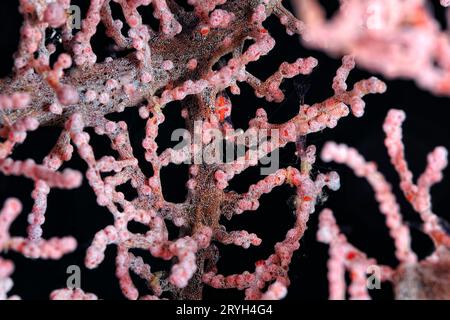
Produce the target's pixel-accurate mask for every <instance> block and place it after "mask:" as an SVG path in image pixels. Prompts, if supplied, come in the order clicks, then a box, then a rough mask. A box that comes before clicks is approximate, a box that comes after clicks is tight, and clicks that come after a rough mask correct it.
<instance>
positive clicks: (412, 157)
mask: <svg viewBox="0 0 450 320" xmlns="http://www.w3.org/2000/svg"><path fill="white" fill-rule="evenodd" d="M179 2H181V1H179ZM322 2H327V3H328V4H330V3H331V5H329V6H328V9H329V13H330V15H331V14H332V12H333V10H335V8H336V5H337V1H322ZM75 3H76V4H78V3H79V4H80V6H81V7H82V9H83V10H85V9H86V4H87V3H88V1H75ZM17 7H18V4H17V1H15V0H14V1H13V0H8V1H2V2H1V4H0V35H1V37H0V49H1V50H0V55H1V60H0V76H1V77H5V76H7V75H8V74H9V73H10V70H11V68H12V54H13V53H14V51H15V50H16V48H17V42H18V38H19V28H20V23H21V17H20V15H19V13H18V10H17ZM141 9H143V10H141ZM141 9H140V11H141V12H142V13H143V14H144V21H145V22H147V23H150V24H152V25H153V26H155V24H157V20H155V19H154V18H152V17H151V10H150V8H141ZM147 9H148V11H145V10H147ZM430 10H432V11H433V12H434V13H435V15H436V17H437V18H438V19H439V21H440V22H441V23H442V26H443V27H446V25H445V21H444V18H443V17H444V10H443V9H442V8H439V6H438V1H432V5H431V4H430ZM144 11H145V12H144ZM264 24H265V26H266V27H268V29H269V30H270V32H271V33H272V35H273V36H274V37H275V39H276V41H277V44H276V47H275V49H274V50H273V51H272V52H271V53H270V54H269V56H267V57H263V58H261V59H260V60H259V61H257V62H255V63H253V64H251V65H250V66H249V68H248V69H249V71H250V72H252V73H253V74H255V75H256V76H258V77H260V78H262V79H265V78H266V77H268V76H269V75H271V74H272V73H273V72H274V71H276V69H277V68H278V66H279V64H280V63H281V62H283V61H288V62H293V61H294V60H295V59H297V58H298V57H307V56H313V57H315V58H316V59H318V61H319V65H318V67H317V68H316V69H315V70H314V72H313V73H312V74H311V75H310V76H308V77H297V80H298V81H299V83H301V84H302V85H303V86H304V87H307V86H308V85H310V88H309V90H308V91H307V92H306V94H305V97H304V99H305V103H308V104H312V103H315V102H319V101H322V100H323V99H325V98H327V97H329V96H330V95H331V94H332V89H331V82H332V78H333V76H334V74H335V71H336V69H337V68H338V67H339V66H340V61H339V59H334V58H332V57H329V56H327V55H326V54H323V53H321V52H317V51H311V50H308V49H306V48H304V47H303V46H302V45H301V44H300V42H299V41H298V38H297V37H290V36H288V35H286V33H285V31H284V28H283V27H282V26H281V25H280V24H279V22H278V21H277V20H276V18H274V17H271V18H269V19H268V21H266V22H265V23H264ZM93 42H94V44H93V47H94V51H95V52H96V53H97V54H98V55H99V61H102V59H104V58H105V56H106V55H107V54H108V50H107V46H106V45H105V44H106V43H108V41H107V40H106V39H105V38H104V34H103V29H102V27H100V28H99V32H98V33H97V35H96V36H95V37H94V39H93ZM371 75H372V74H371V73H368V72H366V71H365V70H362V69H356V70H354V71H352V72H351V74H350V77H349V84H350V86H351V85H352V84H353V83H354V82H356V81H358V80H360V79H364V78H368V77H370V76H371ZM375 75H376V74H375ZM376 76H378V77H380V78H381V79H383V77H381V76H379V75H376ZM383 80H385V79H383ZM386 82H387V84H388V91H387V92H386V93H385V94H383V95H372V96H368V97H366V98H365V99H364V100H365V101H366V104H367V108H366V113H365V115H364V117H363V118H359V119H357V118H354V117H351V116H350V117H347V118H344V119H343V120H341V121H340V122H339V124H338V126H337V127H336V128H335V129H332V130H324V131H323V132H319V133H315V134H312V135H308V137H307V142H308V144H315V145H316V146H317V148H318V150H321V146H322V145H323V144H324V143H325V142H326V141H329V140H334V141H337V142H345V143H347V144H348V145H350V146H353V147H355V148H357V149H358V150H359V151H360V153H362V154H363V155H364V157H365V158H366V159H367V160H373V161H376V162H377V164H378V167H379V169H380V171H381V172H383V173H384V174H385V175H386V178H387V180H388V181H390V182H391V183H392V184H393V186H394V191H395V193H396V195H397V196H398V199H399V202H400V204H401V208H402V213H403V215H404V219H405V220H406V221H407V223H408V225H409V226H410V228H411V233H412V237H413V241H412V247H413V249H414V250H415V251H416V252H417V254H418V255H419V257H425V256H427V255H428V254H430V253H431V252H432V250H433V247H432V243H431V241H430V240H429V239H428V238H427V237H426V236H425V235H424V234H423V233H422V232H421V230H420V220H419V218H418V216H417V214H415V213H414V212H413V210H412V209H411V206H410V205H409V204H408V203H407V202H406V201H404V199H403V197H402V196H401V193H400V192H399V189H398V187H397V185H398V177H397V174H396V172H395V171H394V169H393V168H392V166H391V165H390V162H389V158H388V156H387V153H386V150H385V148H384V144H383V140H384V133H383V131H382V123H383V120H384V118H385V116H386V114H387V111H388V110H389V109H390V108H398V109H403V110H405V111H406V114H407V120H406V122H405V124H404V131H403V133H404V142H405V146H406V157H407V160H408V161H409V165H410V168H411V170H412V172H413V173H414V174H415V176H416V177H417V176H418V175H419V174H420V173H422V172H423V170H424V168H425V165H426V156H427V154H428V153H429V152H430V151H431V150H432V149H433V148H434V147H435V146H438V145H443V146H446V147H447V148H449V147H450V143H449V136H450V129H449V126H448V122H449V117H448V115H449V114H450V113H449V112H448V110H449V108H450V105H449V102H450V99H449V98H439V97H434V96H432V95H431V94H429V93H427V92H425V91H423V90H421V89H418V88H417V86H416V85H415V84H414V83H413V82H412V81H409V80H395V81H386ZM240 87H241V90H242V94H241V95H240V96H233V97H232V101H233V105H234V107H233V114H232V121H233V123H234V125H235V127H240V128H243V129H245V128H247V126H248V120H249V119H250V118H252V117H253V116H254V114H255V110H256V109H257V108H258V107H264V108H265V109H266V111H267V112H268V114H269V118H270V120H271V121H272V122H277V123H281V122H284V121H286V120H288V119H290V118H291V117H292V116H293V115H295V114H296V113H297V112H298V105H299V103H298V98H297V97H296V95H295V94H293V90H292V89H293V82H292V80H288V81H286V82H285V83H283V89H284V90H285V92H286V96H287V97H288V98H287V99H286V101H285V102H283V103H282V104H281V105H277V104H272V103H267V102H265V101H263V100H261V99H258V98H256V97H255V96H254V94H253V91H252V90H251V89H250V88H249V86H248V85H246V84H242V85H241V86H240ZM165 115H166V122H165V123H164V124H163V125H162V126H161V128H160V132H161V135H160V137H159V138H158V140H157V141H158V143H159V146H160V149H161V150H163V149H164V148H166V147H168V146H173V142H170V133H171V132H172V130H173V129H176V128H179V127H183V122H182V119H181V117H180V105H179V103H172V104H170V105H169V106H167V107H166V109H165ZM108 118H109V119H112V120H118V119H121V120H126V121H127V123H128V125H129V129H130V136H131V139H132V144H133V148H134V151H135V154H136V156H137V157H138V159H139V161H140V163H141V164H142V167H143V169H144V172H147V173H149V171H148V168H149V166H148V164H145V160H143V150H142V148H141V147H140V143H141V141H142V138H143V136H144V124H145V122H144V121H143V120H141V119H140V118H139V116H138V113H137V108H130V109H129V110H126V111H125V112H123V113H121V114H113V115H110V116H108ZM59 132H60V129H59V128H39V129H38V130H37V131H36V132H33V133H31V134H30V135H29V136H28V138H27V140H26V142H25V143H24V144H23V145H21V146H19V147H18V148H17V149H16V150H15V152H14V154H13V158H14V159H26V158H33V159H35V161H37V162H40V161H42V159H43V157H44V156H45V155H46V154H48V152H49V151H50V149H51V148H52V146H53V145H54V142H55V141H56V138H57V137H58V134H59ZM89 133H90V134H91V137H92V141H93V145H94V150H95V153H96V156H97V157H100V156H103V155H107V154H111V155H114V152H113V151H111V150H110V147H109V142H108V141H107V140H106V139H105V138H103V137H98V136H96V135H95V134H93V132H92V130H90V131H89ZM294 151H295V148H294V146H293V145H288V146H287V147H286V148H285V150H283V151H282V153H281V166H282V167H286V166H298V160H297V159H296V158H295V156H294ZM64 167H70V168H76V169H79V170H81V171H83V172H84V171H85V170H86V165H85V164H84V163H83V162H82V161H81V160H80V158H79V157H78V156H77V155H76V156H74V157H73V159H72V160H71V161H70V162H68V163H67V164H65V165H64ZM187 168H188V167H187V166H185V165H182V166H175V165H170V166H169V167H167V168H166V169H164V170H163V176H162V180H163V189H164V190H163V191H164V194H165V197H166V199H167V200H169V201H174V202H181V201H183V199H184V197H185V195H186V190H185V187H184V184H185V182H186V180H187V177H188V174H187ZM146 170H147V171H146ZM330 170H336V171H337V172H338V173H339V174H340V177H341V182H342V187H341V189H340V190H339V191H337V192H328V191H327V194H328V201H327V202H326V207H329V208H331V209H333V211H334V212H335V215H336V218H337V220H338V223H339V225H340V226H341V228H342V230H343V232H344V233H345V234H346V235H347V237H348V238H349V240H350V241H351V242H352V243H353V244H354V245H355V246H357V247H358V248H360V249H361V250H363V251H365V252H366V253H367V254H368V255H369V256H371V257H374V258H376V259H377V260H378V262H379V263H381V264H388V265H391V266H395V265H396V263H397V262H396V259H395V256H394V247H393V243H392V241H391V239H390V238H389V235H388V230H387V228H386V227H385V225H384V217H383V216H382V215H381V214H380V213H379V211H378V206H377V203H376V201H375V199H374V197H373V191H372V189H371V188H370V186H369V185H368V183H367V182H366V181H365V180H362V179H359V178H357V177H355V176H354V174H353V173H352V172H351V171H350V170H349V169H347V168H346V167H344V166H340V165H337V164H334V163H331V164H324V163H322V162H321V161H320V160H318V162H317V164H316V166H315V168H314V172H315V173H317V172H327V171H330ZM444 174H445V179H444V181H443V182H441V183H439V184H438V185H436V186H435V187H434V188H433V189H432V199H433V208H434V211H435V212H436V213H437V214H438V215H439V216H441V217H442V218H445V219H446V220H449V219H450V214H449V212H450V210H449V209H450V208H449V202H448V196H449V191H450V185H449V179H448V176H449V175H450V172H449V169H446V170H445V172H444ZM258 179H259V168H254V169H249V170H247V171H245V172H244V173H243V174H241V175H239V176H238V177H236V178H235V179H233V180H232V181H231V183H230V187H229V189H230V190H235V191H238V192H245V191H246V190H247V189H248V186H249V185H251V184H253V183H255V182H256V181H257V180H258ZM32 188H33V182H32V181H31V180H28V179H25V178H19V177H5V176H0V200H1V202H3V201H4V200H5V199H6V198H8V197H17V198H19V199H20V200H21V201H22V202H23V205H24V210H23V213H22V214H21V216H20V217H19V219H17V221H16V222H14V224H13V226H12V228H11V233H12V235H16V236H25V235H26V216H27V214H28V212H29V211H30V210H31V207H32V199H31V196H30V193H31V190H32ZM123 191H124V192H125V194H126V195H127V197H131V196H132V195H133V191H132V190H131V188H127V187H125V188H124V189H123ZM292 195H293V190H292V189H290V188H288V187H281V188H277V189H275V190H274V191H273V192H272V193H271V194H269V195H265V196H263V197H262V199H261V206H260V208H259V209H258V210H257V211H256V212H248V213H244V214H242V215H240V216H238V217H236V218H234V219H233V220H232V221H224V224H225V225H226V226H227V228H228V229H229V230H241V229H245V230H247V231H249V232H255V233H257V234H258V235H259V236H260V238H262V239H263V244H262V245H261V246H260V247H257V248H250V249H248V250H244V249H242V248H238V247H232V246H228V247H224V246H219V248H220V251H221V257H222V258H221V259H220V261H219V263H218V268H219V271H220V272H221V273H223V274H231V273H236V272H243V271H245V270H250V271H251V270H253V269H254V262H255V261H257V260H260V259H265V258H266V257H267V256H268V255H269V254H270V253H271V252H273V246H274V244H275V243H276V242H278V241H281V240H282V239H283V238H284V236H285V233H286V231H287V230H288V229H289V228H290V227H291V226H292V223H293V222H294V215H293V214H292V212H293V207H292ZM48 204H49V207H48V210H47V213H46V222H45V225H44V237H45V238H50V237H53V236H66V235H72V236H74V237H76V238H77V240H78V243H79V246H78V249H77V250H76V252H74V253H72V254H69V255H67V256H65V257H64V258H63V259H61V260H59V261H41V260H29V259H25V258H23V257H22V256H21V255H18V254H15V253H6V254H3V256H6V257H7V258H11V259H12V260H14V262H15V264H16V271H15V273H14V275H13V279H14V281H15V286H14V289H13V290H12V292H11V294H19V295H20V296H21V297H22V298H24V299H46V298H47V297H48V295H49V293H50V292H51V291H52V290H53V289H56V288H61V287H64V286H65V283H66V278H67V274H66V268H67V266H69V265H79V266H81V267H82V288H83V289H84V290H85V291H89V292H93V293H95V294H97V295H98V296H99V297H101V298H104V299H121V298H122V294H121V292H120V288H119V285H118V281H117V279H116V278H115V275H114V273H115V266H114V257H115V247H113V246H110V247H108V249H107V254H106V259H105V261H104V262H103V263H102V264H101V265H100V266H99V267H98V268H97V269H95V270H87V269H85V268H84V267H83V260H84V255H85V251H86V249H87V247H88V246H89V244H90V242H91V241H92V238H93V237H94V235H95V233H96V232H97V231H98V230H100V229H102V228H104V227H105V226H106V225H108V224H111V223H112V222H113V220H112V215H111V214H110V213H109V212H108V211H107V210H106V209H105V208H101V207H99V206H97V205H96V200H95V196H94V194H93V192H92V191H91V190H90V187H89V186H88V185H87V183H86V181H84V183H83V186H82V187H81V188H78V189H76V190H71V191H62V190H57V189H53V190H52V191H51V193H50V195H49V198H48ZM323 207H324V205H319V206H317V209H316V213H315V214H313V215H311V219H310V222H309V229H308V230H307V232H306V234H305V236H304V238H303V239H302V240H301V248H300V250H298V251H297V252H296V253H295V255H294V257H293V261H292V264H291V271H290V275H291V282H292V284H291V286H290V288H289V294H288V299H325V298H326V297H327V278H326V272H327V270H326V261H327V257H328V255H327V247H326V246H325V245H323V244H320V243H318V242H317V241H316V239H315V234H316V231H317V213H318V212H320V210H321V209H322V208H323ZM130 230H132V231H139V228H138V227H137V226H135V225H130ZM173 236H176V232H174V233H173ZM137 253H138V254H139V255H142V256H143V257H144V259H145V260H146V261H148V262H150V263H151V265H152V267H153V268H154V270H155V271H156V270H158V269H162V268H166V267H167V264H166V263H161V262H160V261H157V260H155V259H152V258H151V257H150V254H148V253H146V252H137ZM135 283H136V285H138V287H139V289H140V292H141V294H145V293H148V290H146V288H142V286H140V284H141V283H142V282H141V281H140V280H137V281H135ZM371 294H372V296H373V297H374V298H375V299H389V298H392V293H391V290H390V287H389V284H383V285H382V289H381V290H375V291H372V293H371ZM241 297H243V293H242V292H239V291H237V290H213V289H210V288H206V289H205V298H206V299H228V300H229V299H237V298H241Z"/></svg>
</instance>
